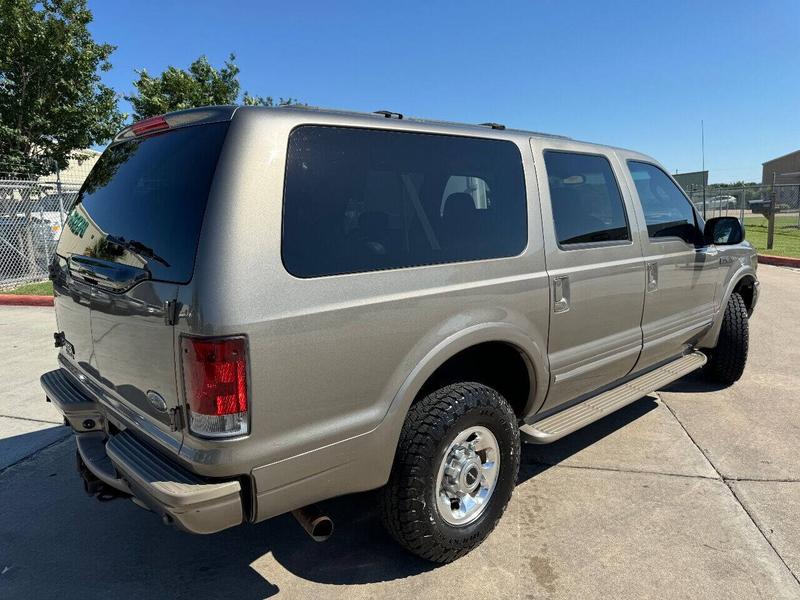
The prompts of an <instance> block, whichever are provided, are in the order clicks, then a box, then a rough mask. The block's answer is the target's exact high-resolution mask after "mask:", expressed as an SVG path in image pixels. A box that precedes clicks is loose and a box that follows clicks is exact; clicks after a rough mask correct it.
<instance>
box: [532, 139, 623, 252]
mask: <svg viewBox="0 0 800 600" xmlns="http://www.w3.org/2000/svg"><path fill="white" fill-rule="evenodd" d="M544 162H545V167H546V168H547V180H548V183H549V187H550V202H551V205H552V208H553V221H554V224H555V229H556V238H557V239H558V243H559V245H561V246H567V247H568V246H570V245H573V244H590V243H595V242H623V241H629V240H630V239H631V233H630V229H629V228H628V220H627V216H626V214H625V206H624V204H623V202H622V195H621V194H620V191H619V186H618V185H617V179H616V177H614V171H613V170H612V169H611V163H609V161H608V159H607V158H606V157H605V156H600V155H595V154H578V153H576V152H561V151H555V150H548V151H546V152H545V153H544Z"/></svg>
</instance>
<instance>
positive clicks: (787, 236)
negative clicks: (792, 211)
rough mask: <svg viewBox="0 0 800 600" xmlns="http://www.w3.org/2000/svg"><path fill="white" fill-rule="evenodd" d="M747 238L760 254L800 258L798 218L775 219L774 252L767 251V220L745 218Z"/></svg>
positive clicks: (790, 216)
mask: <svg viewBox="0 0 800 600" xmlns="http://www.w3.org/2000/svg"><path fill="white" fill-rule="evenodd" d="M744 226H745V230H746V234H745V238H747V240H748V241H749V242H750V243H751V244H753V246H755V247H756V249H757V250H758V253H759V254H772V255H774V256H793V257H795V258H800V228H798V227H797V216H795V215H787V216H781V215H778V216H776V217H775V238H774V243H773V245H772V250H767V219H766V217H763V216H753V217H745V218H744Z"/></svg>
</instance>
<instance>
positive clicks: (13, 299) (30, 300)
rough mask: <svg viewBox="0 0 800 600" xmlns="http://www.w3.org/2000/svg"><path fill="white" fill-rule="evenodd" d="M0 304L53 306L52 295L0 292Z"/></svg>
mask: <svg viewBox="0 0 800 600" xmlns="http://www.w3.org/2000/svg"><path fill="white" fill-rule="evenodd" d="M0 306H53V297H52V296H25V295H22V294H0Z"/></svg>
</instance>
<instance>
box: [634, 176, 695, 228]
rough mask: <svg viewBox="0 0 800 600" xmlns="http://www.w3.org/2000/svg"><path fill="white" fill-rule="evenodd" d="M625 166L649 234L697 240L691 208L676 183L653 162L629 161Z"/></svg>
mask: <svg viewBox="0 0 800 600" xmlns="http://www.w3.org/2000/svg"><path fill="white" fill-rule="evenodd" d="M628 168H629V169H630V172H631V177H632V178H633V183H634V184H635V185H636V192H637V193H638V195H639V201H640V202H641V203H642V209H643V210H644V218H645V222H646V223H647V232H648V233H649V235H650V237H651V238H659V237H679V238H681V239H682V240H684V241H685V242H687V243H689V244H692V243H694V242H695V241H697V235H698V230H697V223H696V221H695V216H694V209H693V208H692V205H691V204H690V203H689V200H687V199H686V196H684V195H683V193H682V192H681V191H680V190H679V189H678V186H677V185H675V184H674V183H673V182H672V180H671V179H670V178H669V177H668V176H667V175H666V174H665V173H664V172H663V171H662V170H661V169H659V168H658V167H656V166H654V165H651V164H648V163H644V162H637V161H633V160H630V161H628Z"/></svg>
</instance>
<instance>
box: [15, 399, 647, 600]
mask: <svg viewBox="0 0 800 600" xmlns="http://www.w3.org/2000/svg"><path fill="white" fill-rule="evenodd" d="M656 406H657V404H656V400H655V399H654V398H653V397H646V398H643V399H642V400H640V401H638V402H635V403H634V404H632V405H630V406H629V407H627V408H625V409H623V410H621V411H619V412H617V413H614V414H612V415H609V416H608V417H606V418H604V419H602V420H601V421H598V422H597V423H595V424H593V425H591V426H589V427H587V428H585V429H584V430H582V431H579V432H576V433H575V434H573V435H571V436H569V437H567V438H565V439H563V440H561V441H559V442H556V443H554V444H551V445H549V446H547V447H542V446H532V445H530V444H525V445H524V447H523V452H522V468H521V472H520V479H519V481H520V483H522V482H524V481H526V480H528V479H530V478H531V477H533V476H534V475H536V474H538V473H540V472H542V471H544V470H546V469H548V468H550V467H551V466H553V465H555V464H558V463H559V462H560V461H562V460H565V459H566V458H568V457H569V456H572V455H573V454H575V453H576V452H579V451H580V450H582V449H583V448H586V447H588V446H590V445H591V444H594V443H595V442H597V441H598V440H600V439H602V438H603V437H605V436H607V435H609V434H611V433H612V432H614V431H616V430H617V429H620V428H622V427H624V426H625V425H627V424H628V423H630V422H632V421H634V420H636V419H638V418H639V417H641V416H643V415H644V414H646V413H648V412H649V411H651V410H653V409H654V408H655V407H656ZM74 452H75V451H74V444H73V442H72V441H71V440H68V441H65V442H63V443H60V444H57V445H55V446H53V447H52V448H49V449H48V450H45V451H44V452H43V453H42V454H41V455H40V456H39V457H38V458H37V459H36V460H35V461H32V462H28V463H24V464H20V465H17V466H15V467H12V468H11V469H9V470H7V471H6V472H5V473H2V474H0V572H2V575H0V596H3V597H8V598H16V597H30V598H44V597H55V596H57V597H58V598H60V599H64V600H68V599H71V598H76V599H77V598H81V599H87V598H95V597H97V598H101V597H102V598H106V597H174V598H183V597H186V598H189V597H193V598H196V597H209V598H227V597H236V598H241V599H244V600H249V599H256V598H267V597H270V596H272V595H275V594H276V593H278V592H279V587H278V586H277V585H275V583H273V582H272V581H270V579H274V580H280V579H281V578H282V577H286V573H282V572H280V571H276V569H285V570H286V571H288V572H289V573H290V574H291V575H293V576H295V577H300V578H303V579H306V580H309V581H313V582H318V583H324V584H338V585H344V584H365V583H373V582H381V581H390V580H394V579H399V578H405V577H409V576H413V575H417V574H420V573H423V572H426V571H429V570H431V569H434V568H436V565H433V564H431V563H428V562H426V561H423V560H421V559H418V558H416V557H414V556H412V555H411V554H409V553H407V552H406V551H404V550H403V549H401V548H400V547H399V546H398V545H397V544H396V543H395V542H394V541H393V540H392V539H391V538H390V537H389V535H388V534H386V533H385V531H384V530H383V528H382V527H381V524H380V521H379V518H378V514H377V510H376V502H375V494H374V493H364V494H355V495H352V496H347V497H344V498H337V499H334V500H330V501H327V502H324V503H323V504H322V507H323V509H324V510H325V512H327V513H328V514H329V515H330V516H331V517H332V518H333V520H334V522H335V523H336V531H335V532H334V534H333V536H332V537H331V539H330V540H329V541H328V542H326V543H323V544H318V543H315V542H313V541H311V540H310V539H309V538H308V536H307V535H306V534H305V532H304V531H303V530H302V529H301V528H300V526H299V525H298V524H297V523H296V522H295V521H294V519H293V518H292V517H291V516H289V515H283V516H280V517H277V518H274V519H271V520H269V521H266V522H264V523H259V524H257V525H245V526H242V527H237V528H233V529H230V530H227V531H224V532H221V533H219V534H216V535H212V536H193V535H190V534H186V533H183V532H180V531H176V530H174V529H172V528H168V527H165V526H164V525H162V524H161V522H160V520H159V519H158V518H157V517H156V516H155V515H153V514H152V513H148V512H145V511H144V510H142V509H140V508H137V507H135V506H134V505H133V504H132V503H131V502H130V501H128V500H115V501H112V502H105V503H100V502H98V501H97V500H95V499H92V498H89V497H88V496H86V495H85V494H84V493H83V490H82V485H81V481H80V479H79V477H78V475H77V473H76V470H75V458H74ZM269 554H271V558H272V559H274V560H271V559H270V557H269V556H268V555H269ZM262 559H263V560H262ZM256 561H258V562H259V564H258V565H257V570H256V568H254V566H253V563H255V562H256ZM275 563H277V564H275Z"/></svg>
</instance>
